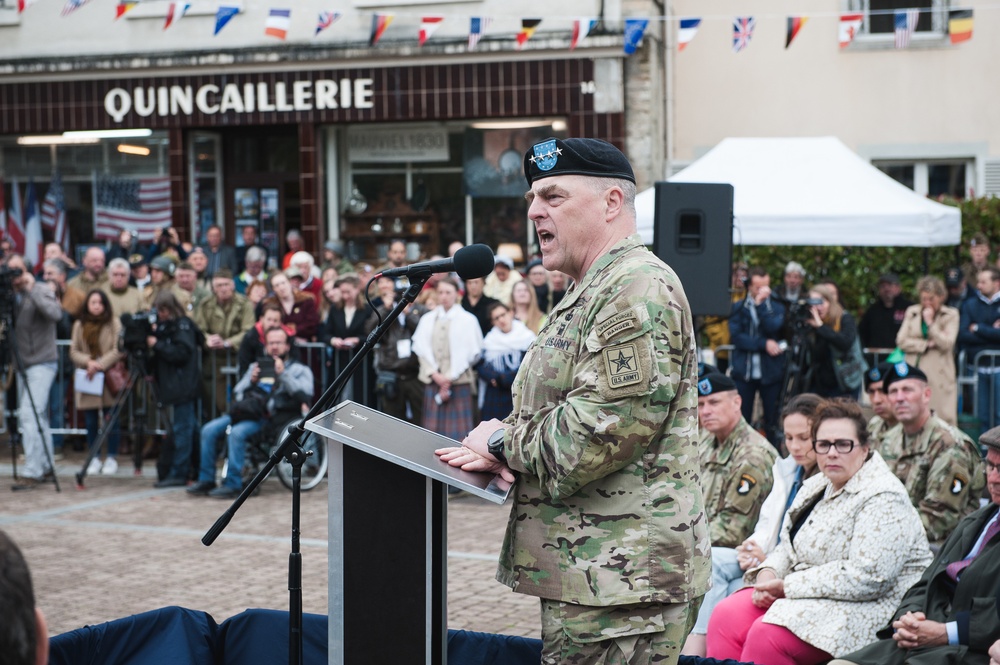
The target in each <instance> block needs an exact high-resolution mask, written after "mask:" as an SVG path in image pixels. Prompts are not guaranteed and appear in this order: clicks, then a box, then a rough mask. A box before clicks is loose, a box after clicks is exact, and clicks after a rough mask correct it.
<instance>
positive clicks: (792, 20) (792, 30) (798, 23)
mask: <svg viewBox="0 0 1000 665" xmlns="http://www.w3.org/2000/svg"><path fill="white" fill-rule="evenodd" d="M808 20H809V17H808V16H789V17H788V28H787V30H786V31H785V48H788V47H789V46H791V45H792V40H793V39H795V36H796V35H797V34H799V30H801V29H802V26H804V25H805V24H806V21H808Z"/></svg>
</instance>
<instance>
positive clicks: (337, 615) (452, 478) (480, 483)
mask: <svg viewBox="0 0 1000 665" xmlns="http://www.w3.org/2000/svg"><path fill="white" fill-rule="evenodd" d="M306 429H307V430H309V431H311V432H315V433H316V434H319V435H320V436H323V437H325V438H326V439H328V440H329V441H330V444H331V445H330V446H329V458H330V466H329V503H330V516H329V520H330V533H329V548H330V550H329V560H330V564H329V565H330V580H329V614H330V624H329V647H330V651H329V654H330V661H329V662H330V663H331V665H333V664H336V665H343V664H344V663H350V664H353V663H399V664H403V663H417V664H424V665H438V664H443V663H445V661H446V659H447V652H448V649H447V637H448V611H447V597H448V577H447V565H448V561H447V559H448V548H447V540H448V529H447V516H448V513H447V511H448V496H447V486H448V485H451V486H453V487H458V488H460V489H463V490H465V491H467V492H469V493H470V494H474V495H476V496H478V497H481V498H483V499H486V500H487V501H492V502H494V503H497V504H501V503H503V502H504V501H506V500H507V496H508V494H509V492H510V489H509V488H508V489H507V490H502V489H500V487H499V486H498V484H497V479H496V477H495V476H494V475H493V474H486V473H469V472H467V471H462V470H461V469H459V468H456V467H452V466H449V465H448V464H447V463H446V462H443V461H441V460H440V459H439V458H438V457H437V456H436V455H435V454H434V450H435V449H437V448H445V447H449V446H455V445H458V443H457V442H456V441H455V440H454V439H450V438H448V437H446V436H441V435H440V434H436V433H434V432H431V431H428V430H425V429H423V428H421V427H417V426H415V425H411V424H410V423H407V422H405V421H402V420H399V419H397V418H393V417H391V416H387V415H386V414H384V413H382V412H380V411H377V410H375V409H371V408H369V407H366V406H363V405H361V404H357V403H355V402H352V401H345V402H342V403H341V404H339V405H337V406H335V407H334V408H332V409H330V410H329V411H326V412H325V413H323V414H321V415H319V416H317V417H315V418H313V419H312V420H309V421H308V422H307V423H306Z"/></svg>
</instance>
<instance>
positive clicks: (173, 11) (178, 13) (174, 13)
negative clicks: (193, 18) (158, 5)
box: [163, 2, 191, 30]
mask: <svg viewBox="0 0 1000 665" xmlns="http://www.w3.org/2000/svg"><path fill="white" fill-rule="evenodd" d="M189 9H191V3H190V2H171V3H170V6H169V7H167V18H166V19H164V21H163V29H164V30H166V29H167V28H169V27H170V25H171V24H172V23H173V22H174V19H175V18H176V19H177V20H178V21H179V20H181V19H182V18H184V15H185V14H187V11H188V10H189Z"/></svg>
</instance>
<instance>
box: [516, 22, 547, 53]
mask: <svg viewBox="0 0 1000 665" xmlns="http://www.w3.org/2000/svg"><path fill="white" fill-rule="evenodd" d="M541 22H542V19H540V18H526V19H521V32H519V33H517V48H521V47H522V46H524V43H525V42H526V41H528V40H529V39H531V36H532V35H533V34H535V30H536V29H537V28H538V24H539V23H541Z"/></svg>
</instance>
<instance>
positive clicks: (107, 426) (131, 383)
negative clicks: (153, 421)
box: [76, 351, 173, 490]
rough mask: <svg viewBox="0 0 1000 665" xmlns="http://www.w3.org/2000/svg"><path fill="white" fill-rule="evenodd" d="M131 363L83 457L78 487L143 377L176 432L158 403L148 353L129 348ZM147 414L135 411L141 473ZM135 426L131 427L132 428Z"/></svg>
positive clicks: (170, 428) (136, 461)
mask: <svg viewBox="0 0 1000 665" xmlns="http://www.w3.org/2000/svg"><path fill="white" fill-rule="evenodd" d="M128 366H129V374H128V380H127V381H126V382H125V387H124V388H122V390H121V392H119V393H118V395H117V396H116V397H115V403H114V405H112V407H111V411H110V412H109V413H108V416H107V418H106V419H104V420H103V422H102V423H101V429H100V432H99V433H98V435H97V438H96V439H95V440H94V443H93V444H91V446H90V448H89V449H88V450H87V458H86V459H85V460H84V461H83V466H82V467H81V468H80V470H79V471H78V472H77V474H76V488H77V489H79V490H82V489H85V487H84V482H83V481H84V479H85V478H86V477H87V468H88V467H89V466H90V462H91V461H92V460H93V459H94V458H95V457H96V456H97V454H98V453H99V452H100V451H101V446H103V445H104V442H105V441H107V439H108V437H109V436H110V434H111V431H112V427H116V426H117V425H118V416H119V415H120V414H121V411H122V409H124V408H125V405H126V404H127V403H128V400H129V398H130V397H131V396H132V395H133V394H134V391H135V386H136V384H137V383H138V382H139V380H140V379H142V380H143V381H145V383H146V385H147V386H148V387H149V390H150V397H151V398H152V402H153V403H154V404H156V405H157V409H159V411H160V415H161V416H162V417H163V419H164V422H165V423H166V426H167V432H168V436H172V433H173V423H172V422H171V421H170V419H169V418H168V417H167V416H166V414H165V413H164V412H163V410H162V409H160V407H159V395H157V392H156V384H155V383H154V381H153V379H152V376H150V375H149V374H148V373H147V372H146V357H145V353H144V352H141V351H130V352H129V354H128ZM146 415H147V412H146V410H145V409H140V411H139V413H138V418H136V414H135V413H133V414H132V420H133V423H138V427H137V430H136V431H137V436H136V437H135V445H134V446H133V451H132V453H133V454H132V459H133V462H134V464H135V473H136V475H139V474H141V473H142V453H143V450H142V443H141V442H142V441H144V440H145V438H146V437H145V433H146ZM131 429H132V428H130V431H131ZM160 457H161V459H160V460H158V461H157V476H158V477H159V476H161V475H162V473H161V468H160V467H161V462H162V461H163V455H161V456H160Z"/></svg>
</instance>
